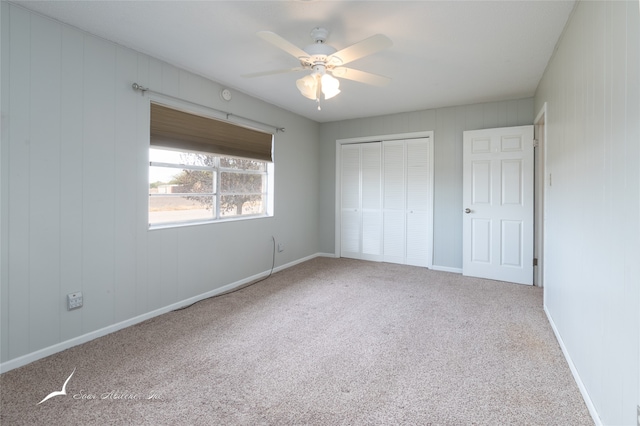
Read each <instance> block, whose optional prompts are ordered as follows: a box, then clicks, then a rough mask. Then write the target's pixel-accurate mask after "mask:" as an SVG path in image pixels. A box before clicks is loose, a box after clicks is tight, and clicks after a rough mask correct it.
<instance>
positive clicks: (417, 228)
mask: <svg viewBox="0 0 640 426" xmlns="http://www.w3.org/2000/svg"><path fill="white" fill-rule="evenodd" d="M428 219H429V214H428V212H426V211H416V210H413V211H409V212H408V213H407V256H406V263H407V264H408V265H414V266H428V264H429V263H428V260H429V255H430V253H431V250H430V248H429V241H430V240H429V235H428V227H427V225H428Z"/></svg>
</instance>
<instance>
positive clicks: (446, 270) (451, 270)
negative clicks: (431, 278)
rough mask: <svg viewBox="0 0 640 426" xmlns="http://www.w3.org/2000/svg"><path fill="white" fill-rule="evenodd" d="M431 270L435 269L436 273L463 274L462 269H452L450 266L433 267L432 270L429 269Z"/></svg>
mask: <svg viewBox="0 0 640 426" xmlns="http://www.w3.org/2000/svg"><path fill="white" fill-rule="evenodd" d="M429 269H433V270H434V271H442V272H453V273H454V274H461V273H462V268H452V267H450V266H438V265H432V266H431V268H429Z"/></svg>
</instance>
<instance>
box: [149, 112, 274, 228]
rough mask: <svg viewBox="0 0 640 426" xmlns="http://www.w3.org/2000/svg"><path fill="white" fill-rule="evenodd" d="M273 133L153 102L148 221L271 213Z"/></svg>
mask: <svg viewBox="0 0 640 426" xmlns="http://www.w3.org/2000/svg"><path fill="white" fill-rule="evenodd" d="M272 138H273V135H269V134H265V133H262V132H258V131H254V130H251V129H246V128H243V127H239V126H235V125H233V124H231V123H227V122H222V121H218V120H214V119H211V118H208V117H203V116H198V115H193V114H190V113H186V112H183V111H177V110H173V109H171V108H168V107H165V106H161V105H157V104H153V103H152V104H151V147H150V148H149V226H150V227H151V228H153V227H162V226H167V225H174V224H193V223H203V222H212V221H218V220H225V219H237V218H255V217H264V216H270V215H272V211H273V207H272V199H273V196H272V191H271V188H273V163H272V162H271V161H268V160H271V143H272ZM236 152H239V153H241V155H240V156H236V155H233V153H236ZM230 153H232V154H230ZM245 155H246V156H248V157H249V158H245V157H244V156H245Z"/></svg>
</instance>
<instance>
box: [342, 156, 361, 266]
mask: <svg viewBox="0 0 640 426" xmlns="http://www.w3.org/2000/svg"><path fill="white" fill-rule="evenodd" d="M341 160H342V163H341V166H340V167H341V168H340V175H341V177H340V178H341V200H340V204H341V206H340V207H341V210H340V256H342V257H350V258H355V259H359V258H360V257H361V254H360V253H361V246H360V241H361V239H362V232H361V223H360V222H361V212H360V197H361V195H360V148H359V147H358V146H354V145H344V146H342V153H341Z"/></svg>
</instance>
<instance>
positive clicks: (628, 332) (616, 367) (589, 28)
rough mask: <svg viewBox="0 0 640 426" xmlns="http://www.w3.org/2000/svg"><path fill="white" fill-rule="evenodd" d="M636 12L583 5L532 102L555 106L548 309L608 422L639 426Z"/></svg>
mask: <svg viewBox="0 0 640 426" xmlns="http://www.w3.org/2000/svg"><path fill="white" fill-rule="evenodd" d="M638 5H639V4H638V1H637V0H633V1H620V2H605V1H602V2H600V1H598V2H591V1H580V2H578V4H577V6H576V9H575V11H574V14H573V16H572V17H571V19H570V20H569V23H568V26H567V28H566V29H565V33H564V35H563V37H562V38H561V40H560V42H559V45H558V49H557V51H556V53H555V55H554V57H553V58H552V60H551V62H550V64H549V66H548V67H547V70H546V72H545V75H544V77H543V78H542V81H541V83H540V85H539V87H538V90H537V92H536V97H535V101H536V111H538V110H540V109H541V108H542V106H543V105H544V103H545V102H546V103H547V114H546V127H547V145H546V151H547V176H546V179H545V180H546V182H547V188H546V194H547V197H546V203H545V204H546V206H547V209H546V210H547V218H546V222H545V231H546V232H545V245H544V253H545V262H546V263H545V279H544V283H545V309H546V310H547V313H548V315H549V318H550V319H551V321H552V323H553V325H554V326H555V328H556V332H557V334H558V335H559V338H560V341H561V343H562V344H563V345H564V348H565V350H566V352H567V354H568V358H569V360H570V362H571V363H572V366H573V368H574V370H575V374H576V375H577V377H578V381H579V382H580V384H581V386H582V390H583V393H584V394H585V397H586V398H585V399H586V400H587V402H588V403H589V404H590V409H591V411H592V413H593V414H594V417H595V418H596V419H598V420H599V421H601V422H602V423H603V424H607V425H623V424H624V425H632V424H636V422H637V420H636V404H638V403H639V402H640V393H639V386H640V371H639V364H640V350H639V346H640V327H639V321H640V318H639V312H640V261H639V259H640V142H639V141H640V132H639V120H640V105H639V104H640V92H639V89H638V84H639V81H638V80H639V78H640V67H639V59H638V58H639V55H640V52H639V51H640V45H639V44H640V42H639V40H640V33H639V20H640V19H639V16H640V12H639V10H638ZM549 175H550V176H549ZM549 179H551V182H550V183H549Z"/></svg>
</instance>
